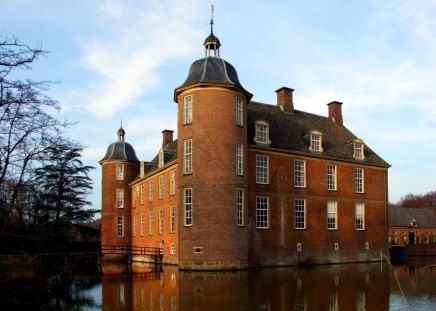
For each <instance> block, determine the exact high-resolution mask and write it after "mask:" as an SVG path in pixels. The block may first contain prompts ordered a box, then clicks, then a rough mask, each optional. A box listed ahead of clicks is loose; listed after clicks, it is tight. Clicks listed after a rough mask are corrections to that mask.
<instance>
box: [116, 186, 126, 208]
mask: <svg viewBox="0 0 436 311" xmlns="http://www.w3.org/2000/svg"><path fill="white" fill-rule="evenodd" d="M123 207H124V189H117V208H123Z"/></svg>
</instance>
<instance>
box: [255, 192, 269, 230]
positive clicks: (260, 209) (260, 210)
mask: <svg viewBox="0 0 436 311" xmlns="http://www.w3.org/2000/svg"><path fill="white" fill-rule="evenodd" d="M268 205H269V198H268V197H265V196H258V197H256V228H258V229H268Z"/></svg>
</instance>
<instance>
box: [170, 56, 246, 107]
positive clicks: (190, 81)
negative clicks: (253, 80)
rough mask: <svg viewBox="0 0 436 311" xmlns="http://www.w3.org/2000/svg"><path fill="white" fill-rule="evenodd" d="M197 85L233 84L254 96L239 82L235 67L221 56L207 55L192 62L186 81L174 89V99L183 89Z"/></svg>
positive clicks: (232, 85)
mask: <svg viewBox="0 0 436 311" xmlns="http://www.w3.org/2000/svg"><path fill="white" fill-rule="evenodd" d="M195 85H222V86H231V87H236V88H237V89H239V90H240V91H242V92H244V93H245V94H247V95H248V96H249V97H250V98H251V96H252V94H250V93H249V92H248V91H246V90H245V89H244V87H243V86H242V84H241V82H239V79H238V74H237V72H236V69H235V67H233V66H232V65H231V64H230V63H229V62H226V61H225V60H224V59H222V58H219V57H212V56H210V57H205V58H202V59H199V60H196V61H195V62H194V63H192V65H191V68H190V69H189V73H188V77H187V78H186V80H185V82H184V83H183V84H182V85H181V86H179V87H178V88H177V89H176V90H175V91H174V101H177V95H178V94H179V93H180V92H181V91H182V90H184V89H186V88H188V87H191V86H195Z"/></svg>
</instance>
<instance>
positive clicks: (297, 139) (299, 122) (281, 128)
mask: <svg viewBox="0 0 436 311" xmlns="http://www.w3.org/2000/svg"><path fill="white" fill-rule="evenodd" d="M256 120H264V121H266V122H268V123H269V134H270V137H269V139H270V140H271V144H270V146H269V147H266V148H277V149H282V150H285V151H289V152H299V153H302V154H307V155H310V156H316V157H322V158H336V159H339V160H345V161H351V162H358V163H362V164H368V165H375V166H381V167H389V164H388V163H387V162H385V161H384V160H383V159H382V158H381V157H379V156H378V155H377V154H376V153H375V152H374V151H373V150H372V149H371V148H369V147H368V146H367V145H365V159H364V160H356V159H355V158H354V157H353V151H354V149H353V147H354V146H353V142H354V141H355V140H356V139H357V137H356V136H355V135H354V134H353V133H351V132H350V131H349V130H348V129H347V128H346V127H345V126H341V125H338V124H337V123H335V122H334V121H333V120H331V119H330V118H328V117H323V116H320V115H316V114H312V113H308V112H304V111H300V110H294V113H293V114H290V113H286V112H283V111H282V110H281V109H280V108H279V107H277V106H275V105H268V104H263V103H257V102H250V103H249V104H248V143H249V144H255V142H254V136H255V121H256ZM313 130H318V131H320V132H321V133H322V135H323V136H322V147H323V152H321V153H315V152H311V151H310V150H309V147H310V141H309V134H310V132H311V131H313Z"/></svg>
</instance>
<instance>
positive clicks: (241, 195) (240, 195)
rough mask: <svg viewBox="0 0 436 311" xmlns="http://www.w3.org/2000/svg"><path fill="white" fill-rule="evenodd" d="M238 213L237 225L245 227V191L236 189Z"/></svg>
mask: <svg viewBox="0 0 436 311" xmlns="http://www.w3.org/2000/svg"><path fill="white" fill-rule="evenodd" d="M236 213H237V219H236V224H237V225H238V226H239V227H243V226H244V222H245V217H244V216H245V215H244V214H245V191H244V189H241V188H237V189H236Z"/></svg>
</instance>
